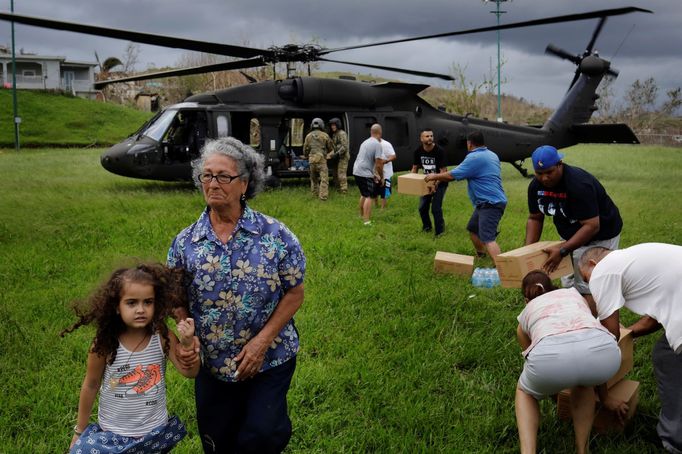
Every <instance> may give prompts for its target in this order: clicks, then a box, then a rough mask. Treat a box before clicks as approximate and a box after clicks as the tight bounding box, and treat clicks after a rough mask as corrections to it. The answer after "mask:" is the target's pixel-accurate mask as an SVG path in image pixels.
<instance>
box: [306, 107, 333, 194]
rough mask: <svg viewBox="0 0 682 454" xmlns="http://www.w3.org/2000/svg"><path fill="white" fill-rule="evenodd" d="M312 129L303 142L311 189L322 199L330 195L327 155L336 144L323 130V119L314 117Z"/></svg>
mask: <svg viewBox="0 0 682 454" xmlns="http://www.w3.org/2000/svg"><path fill="white" fill-rule="evenodd" d="M310 129H311V131H310V132H309V133H308V135H307V136H305V141H304V142H303V154H304V155H305V157H306V158H308V162H309V163H310V190H311V191H312V193H313V195H314V196H315V197H319V198H320V200H327V197H328V196H329V169H328V168H327V155H329V154H330V153H332V152H333V151H334V144H333V143H332V139H330V138H329V135H328V134H327V133H326V132H324V131H323V129H324V122H323V121H322V119H320V118H315V119H313V121H312V123H311V125H310Z"/></svg>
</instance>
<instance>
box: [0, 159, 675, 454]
mask: <svg viewBox="0 0 682 454" xmlns="http://www.w3.org/2000/svg"><path fill="white" fill-rule="evenodd" d="M566 154H567V156H566V161H567V162H568V163H571V164H576V165H579V166H582V167H585V168H587V169H589V170H590V171H592V172H593V173H594V174H595V175H597V176H598V178H600V180H601V181H602V183H603V184H604V185H605V186H606V188H607V190H608V191H609V193H610V194H611V196H612V197H613V198H614V200H615V201H616V203H617V205H618V206H619V207H620V210H621V213H622V214H623V218H624V220H625V228H624V231H623V236H622V245H623V246H628V245H632V244H635V243H640V242H647V241H660V242H668V243H678V244H679V243H681V242H682V204H681V203H680V198H682V189H681V187H680V184H679V175H680V169H681V167H682V165H681V162H682V150H680V149H667V148H655V147H630V146H580V147H574V148H571V149H569V150H567V153H566ZM503 177H504V186H505V189H506V191H507V194H508V196H509V199H510V204H509V207H508V209H507V212H506V214H505V217H504V219H503V222H502V226H501V227H502V233H501V236H500V244H501V246H502V248H503V249H504V250H509V249H513V248H515V247H518V246H520V245H522V242H523V239H524V228H525V219H526V187H527V184H528V181H527V180H524V179H523V178H521V177H520V176H519V175H518V173H517V172H516V171H515V170H514V169H512V168H511V167H510V166H508V165H505V166H504V175H503ZM0 193H1V194H2V196H1V197H0V283H1V284H0V285H1V286H2V287H1V288H2V297H1V299H0V321H1V322H2V331H3V334H2V336H0V383H2V393H3V396H2V405H0V452H2V453H14V452H17V453H26V452H36V453H58V452H64V451H65V450H66V448H67V447H68V443H69V441H70V439H71V434H72V433H71V428H72V427H73V424H74V421H75V418H76V408H77V403H78V392H79V387H80V383H81V381H82V379H83V376H84V373H85V358H86V352H87V348H88V345H89V342H90V341H91V337H92V330H91V329H90V328H86V329H81V330H79V331H78V332H76V333H74V334H72V335H70V336H67V337H66V338H64V339H60V338H59V337H58V333H59V331H60V330H61V329H63V328H64V327H66V326H68V325H69V324H70V323H72V321H73V320H74V317H73V315H72V313H71V311H70V309H69V304H70V302H71V301H72V300H74V299H76V298H82V297H85V296H86V295H87V294H88V293H89V292H90V291H91V289H93V287H94V286H95V285H96V284H97V283H98V282H99V281H100V280H101V279H103V278H104V277H106V276H107V275H108V273H109V272H110V271H111V270H112V269H113V268H114V267H116V266H117V265H119V264H121V263H122V262H123V263H125V262H126V261H127V260H128V259H129V258H130V257H139V258H143V259H156V260H163V259H164V257H165V254H166V251H167V249H168V246H169V244H170V242H171V239H172V238H173V237H174V235H175V234H177V233H178V232H179V231H180V230H181V229H182V228H183V227H185V226H187V225H188V224H190V223H192V222H193V221H194V220H195V219H196V217H197V216H198V215H199V213H200V211H201V209H202V198H201V196H200V194H199V193H198V192H197V191H196V190H194V189H193V188H191V187H189V186H188V185H182V184H172V183H155V182H146V181H139V180H131V179H126V178H122V177H118V176H114V175H111V174H109V173H107V172H105V171H104V170H103V169H102V168H101V167H100V165H99V151H96V150H47V149H40V150H32V151H26V152H22V153H20V154H15V153H14V152H10V151H7V150H5V151H4V152H0ZM351 194H352V195H348V196H341V195H338V194H336V193H332V194H331V197H330V200H329V201H328V202H326V203H322V202H318V201H317V200H314V199H312V198H311V197H310V195H309V193H308V190H307V188H306V186H305V184H303V183H302V182H286V183H285V185H284V187H283V188H282V189H280V190H276V191H270V192H266V193H264V194H261V195H260V196H258V197H257V198H256V199H255V200H254V201H253V203H252V206H253V207H254V208H255V209H257V210H260V211H262V212H264V213H267V214H269V215H272V216H275V217H277V218H279V219H280V220H281V221H283V222H284V223H286V224H287V225H288V226H289V227H290V228H291V229H292V230H293V231H294V232H295V233H296V234H297V235H298V236H299V238H300V240H301V242H302V244H303V247H304V249H305V251H306V254H307V257H308V274H307V276H306V300H305V303H304V305H303V307H302V308H301V310H300V311H299V313H298V315H297V316H296V319H297V324H298V328H299V331H300V333H301V338H302V350H301V353H300V355H299V365H298V370H297V371H296V374H295V376H294V381H293V384H292V387H291V391H290V394H289V402H290V410H291V411H290V413H291V418H292V420H293V425H294V434H293V438H292V440H291V443H290V445H289V448H288V452H291V453H294V452H319V453H328V452H410V453H412V452H466V453H469V452H490V453H492V452H494V453H499V452H515V451H516V450H517V449H518V444H517V434H516V425H515V420H514V402H513V395H514V389H515V383H516V380H517V378H518V375H519V373H520V371H521V368H522V358H521V356H520V354H519V351H520V350H519V348H518V346H517V345H516V341H515V337H514V333H515V328H516V320H515V317H516V315H517V314H518V313H519V312H520V311H521V309H522V306H523V301H522V298H521V296H520V292H519V291H518V290H506V289H499V288H498V289H476V288H474V287H472V286H471V285H470V284H469V282H468V281H467V280H466V279H464V278H457V277H452V276H436V275H434V274H433V272H432V264H433V262H432V260H433V255H434V253H435V251H436V250H446V251H451V252H458V253H464V254H471V253H472V249H471V246H470V243H469V240H468V236H467V235H466V234H465V232H464V226H465V224H466V221H467V219H468V217H469V215H470V212H471V207H470V205H469V201H468V199H467V197H466V188H465V185H464V184H453V185H451V186H450V188H449V189H448V193H447V195H446V198H445V203H444V210H445V219H446V223H447V228H448V230H447V233H446V235H444V236H443V237H442V238H439V239H437V240H434V238H433V237H432V236H429V235H425V234H422V233H421V232H420V227H421V224H420V221H419V217H418V214H417V209H416V205H417V199H416V198H413V197H409V196H404V195H397V196H395V197H393V198H392V199H391V206H390V207H389V208H388V210H386V211H384V212H376V214H375V215H374V220H375V225H374V226H372V227H370V228H367V227H364V226H362V224H361V222H360V220H359V219H358V217H357V214H356V203H357V198H356V192H355V188H353V191H351ZM548 227H549V228H546V229H545V235H544V236H543V238H545V239H556V238H557V236H556V232H555V231H554V229H553V227H552V226H551V224H550V225H549V226H548ZM483 264H484V265H489V262H483ZM634 319H635V317H634V316H633V315H632V314H625V322H626V323H629V322H631V321H633V320H634ZM656 339H657V336H650V337H649V338H643V339H640V340H638V341H637V343H636V346H635V370H634V371H633V373H631V375H630V377H631V378H633V379H636V380H639V381H641V383H642V385H641V390H640V397H641V400H640V406H639V410H638V413H637V416H636V417H635V419H634V420H633V421H632V424H631V426H630V427H629V429H628V430H627V431H626V432H625V433H624V434H615V435H611V436H594V437H593V439H592V441H591V448H592V451H593V452H596V453H599V452H604V453H610V452H619V453H638V454H642V453H646V452H658V450H659V443H658V439H657V436H656V432H655V425H656V415H657V412H658V408H659V404H658V398H657V393H656V386H655V382H654V378H653V375H652V370H651V364H650V354H651V347H652V344H653V342H654V341H655V340H656ZM168 388H169V391H168V394H169V398H168V400H169V409H170V411H171V412H172V413H176V414H178V415H179V416H180V417H181V419H183V420H184V421H186V422H187V423H188V426H189V432H190V434H189V436H188V437H187V438H186V439H185V440H184V441H183V442H182V443H181V445H180V447H179V448H178V449H177V451H176V452H178V453H197V452H200V445H199V440H198V437H197V431H196V420H195V418H194V411H193V405H194V400H193V384H192V382H191V381H190V380H186V379H184V378H182V377H180V375H179V374H177V373H176V372H175V371H174V370H173V369H172V366H169V377H168ZM542 413H543V418H542V425H541V429H540V437H539V445H540V446H541V447H542V449H543V452H546V453H558V452H559V453H560V452H572V449H573V435H572V428H571V426H570V425H569V424H566V423H563V422H559V421H558V420H557V419H556V417H555V407H554V404H553V403H551V402H548V401H544V402H543V403H542Z"/></svg>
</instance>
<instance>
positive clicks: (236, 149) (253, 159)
mask: <svg viewBox="0 0 682 454" xmlns="http://www.w3.org/2000/svg"><path fill="white" fill-rule="evenodd" d="M214 154H219V155H223V156H227V157H228V158H231V159H233V160H234V162H236V163H237V169H238V172H239V174H240V175H241V176H240V179H241V180H242V181H247V182H248V186H247V187H246V192H245V193H244V195H245V196H246V198H247V199H252V198H253V197H255V196H256V194H258V193H259V192H261V191H262V190H263V187H264V186H265V172H263V167H264V162H265V160H264V159H263V155H261V154H260V153H258V152H257V151H256V150H254V149H253V148H251V147H250V146H248V145H244V144H243V143H242V142H241V141H239V140H237V139H235V138H234V137H223V138H220V139H215V140H209V141H207V142H206V144H205V145H204V146H203V148H202V149H201V154H200V156H199V158H197V159H195V160H194V161H192V179H193V180H194V183H195V184H196V185H197V187H201V183H200V182H199V175H200V174H201V173H202V172H203V171H204V164H205V163H206V159H207V158H208V157H209V156H211V155H214Z"/></svg>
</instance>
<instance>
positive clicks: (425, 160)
mask: <svg viewBox="0 0 682 454" xmlns="http://www.w3.org/2000/svg"><path fill="white" fill-rule="evenodd" d="M419 140H420V141H421V145H420V146H419V148H417V149H416V150H414V161H413V163H412V173H418V172H419V168H421V169H422V170H423V171H424V174H425V175H429V174H432V173H438V172H445V171H446V170H447V169H448V168H447V166H446V164H445V150H443V149H442V148H441V147H440V146H438V144H436V143H435V142H434V141H433V131H432V130H431V129H429V128H426V129H424V130H422V132H421V133H420V135H419ZM447 189H448V184H447V183H446V182H444V183H440V184H437V185H436V188H435V190H434V191H433V192H432V193H431V194H427V195H425V196H422V197H420V198H419V216H420V217H421V219H422V231H423V232H430V231H431V229H432V225H431V217H430V216H429V207H430V208H431V213H432V214H433V223H434V224H435V227H436V232H435V234H436V236H437V237H438V236H441V235H442V234H443V232H444V231H445V221H444V220H443V198H444V197H445V191H447Z"/></svg>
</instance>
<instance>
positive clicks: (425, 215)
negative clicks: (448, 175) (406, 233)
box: [419, 182, 448, 235]
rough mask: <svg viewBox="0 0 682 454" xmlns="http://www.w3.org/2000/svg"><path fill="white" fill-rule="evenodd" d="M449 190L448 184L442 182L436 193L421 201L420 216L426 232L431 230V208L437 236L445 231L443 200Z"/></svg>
mask: <svg viewBox="0 0 682 454" xmlns="http://www.w3.org/2000/svg"><path fill="white" fill-rule="evenodd" d="M447 190H448V184H447V183H443V182H440V183H438V186H436V192H434V193H433V194H429V195H425V196H423V197H421V198H420V199H419V215H420V216H421V218H422V228H423V229H424V230H431V228H432V226H431V217H430V216H429V208H431V213H432V214H433V223H434V224H435V225H436V235H440V234H441V233H443V230H445V221H444V220H443V198H444V197H445V191H447Z"/></svg>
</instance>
